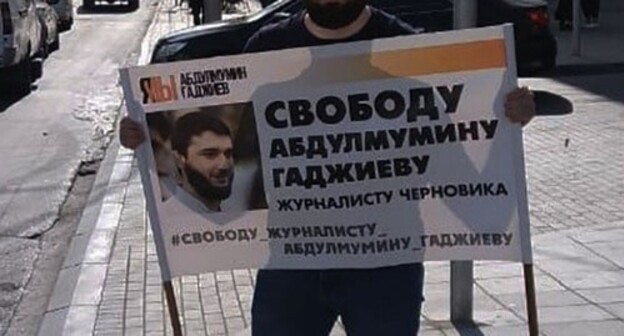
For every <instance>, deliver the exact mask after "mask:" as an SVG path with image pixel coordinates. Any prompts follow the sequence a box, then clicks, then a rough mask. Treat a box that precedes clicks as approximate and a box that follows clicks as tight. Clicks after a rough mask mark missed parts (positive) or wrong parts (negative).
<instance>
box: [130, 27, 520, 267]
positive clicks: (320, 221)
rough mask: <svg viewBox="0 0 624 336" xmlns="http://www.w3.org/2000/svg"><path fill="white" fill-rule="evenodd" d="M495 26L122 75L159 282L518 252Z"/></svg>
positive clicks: (515, 131) (510, 60)
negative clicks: (143, 138)
mask: <svg viewBox="0 0 624 336" xmlns="http://www.w3.org/2000/svg"><path fill="white" fill-rule="evenodd" d="M511 34H512V28H511V26H509V25H505V26H498V27H488V28H479V29H471V30H463V31H453V32H444V33H436V34H422V35H415V36H403V37H396V38H388V39H379V40H374V41H364V42H353V43H347V44H340V45H329V46H322V47H313V48H299V49H289V50H282V51H273V52H265V53H257V54H247V55H238V56H227V57H216V58H211V59H206V60H197V61H185V62H176V63H170V64H155V65H149V66H143V67H134V68H129V69H124V70H122V73H121V75H122V84H123V86H124V92H125V98H126V105H127V108H128V111H129V114H130V116H131V117H132V118H134V119H136V120H139V121H140V122H141V123H142V125H143V126H144V130H145V132H146V133H147V134H150V140H151V141H149V143H148V144H146V145H145V146H142V148H140V150H139V160H140V166H141V168H142V177H143V182H144V183H143V184H144V189H145V193H146V199H147V204H148V211H149V214H150V219H151V225H152V229H153V232H154V240H155V242H156V245H157V248H158V250H159V261H160V263H161V268H162V266H163V265H165V266H166V269H167V270H168V271H167V274H166V275H164V279H169V278H171V277H177V276H181V275H186V274H198V273H204V272H208V271H215V270H224V269H236V268H249V267H254V268H255V267H262V268H281V269H288V268H291V269H293V268H297V269H329V268H372V267H381V266H390V265H397V264H402V263H409V262H419V261H425V260H475V259H493V260H509V261H522V262H530V261H531V258H532V256H531V249H530V235H529V222H528V209H527V200H526V185H525V174H524V161H523V160H524V159H523V152H522V131H521V129H520V127H519V126H517V125H513V124H511V123H509V122H508V121H507V119H506V118H505V117H504V109H503V102H504V97H505V95H506V93H507V92H509V91H510V90H512V89H513V88H515V87H516V76H515V70H514V69H515V59H514V48H513V42H512V40H513V37H512V35H511Z"/></svg>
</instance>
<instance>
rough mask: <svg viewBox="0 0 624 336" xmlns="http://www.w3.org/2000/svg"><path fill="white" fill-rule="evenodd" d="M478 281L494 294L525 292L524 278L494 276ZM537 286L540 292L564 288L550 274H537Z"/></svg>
mask: <svg viewBox="0 0 624 336" xmlns="http://www.w3.org/2000/svg"><path fill="white" fill-rule="evenodd" d="M476 282H477V283H478V284H479V285H480V286H481V287H482V288H483V290H485V291H486V292H488V293H490V294H492V295H501V294H513V293H524V278H521V277H516V278H494V279H486V280H476ZM535 288H536V290H537V291H538V292H542V291H556V290H564V289H565V288H564V287H562V286H561V285H560V284H559V283H557V282H556V281H555V280H553V279H552V278H550V277H548V276H535Z"/></svg>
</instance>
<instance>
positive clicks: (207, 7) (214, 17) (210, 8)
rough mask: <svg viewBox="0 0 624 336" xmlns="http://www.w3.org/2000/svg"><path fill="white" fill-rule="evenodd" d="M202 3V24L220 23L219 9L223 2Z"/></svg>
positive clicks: (206, 0) (214, 0)
mask: <svg viewBox="0 0 624 336" xmlns="http://www.w3.org/2000/svg"><path fill="white" fill-rule="evenodd" d="M202 1H204V19H203V23H210V22H215V21H221V8H222V1H223V0H202Z"/></svg>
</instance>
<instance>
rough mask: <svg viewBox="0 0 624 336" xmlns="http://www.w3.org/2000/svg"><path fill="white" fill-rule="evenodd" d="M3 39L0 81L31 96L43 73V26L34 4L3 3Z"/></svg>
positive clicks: (11, 0) (4, 0) (10, 0)
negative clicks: (33, 84)
mask: <svg viewBox="0 0 624 336" xmlns="http://www.w3.org/2000/svg"><path fill="white" fill-rule="evenodd" d="M0 36H1V37H2V38H0V81H1V82H2V84H4V85H6V86H7V88H9V89H11V90H14V91H17V92H18V93H20V94H27V93H29V92H30V90H31V84H32V82H33V81H34V80H35V79H37V78H39V77H40V76H41V73H42V71H43V68H42V64H41V63H42V61H43V58H42V57H41V56H42V53H43V45H42V41H41V23H40V22H39V18H38V17H37V9H36V7H35V2H34V0H0ZM4 91H5V90H3V92H4Z"/></svg>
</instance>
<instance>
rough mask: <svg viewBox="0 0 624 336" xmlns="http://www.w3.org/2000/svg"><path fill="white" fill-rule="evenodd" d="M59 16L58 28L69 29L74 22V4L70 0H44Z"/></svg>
mask: <svg viewBox="0 0 624 336" xmlns="http://www.w3.org/2000/svg"><path fill="white" fill-rule="evenodd" d="M46 2H47V3H48V5H50V6H52V8H54V10H55V11H56V14H58V16H59V25H58V26H59V29H60V30H62V31H65V30H69V29H71V27H72V25H73V24H74V4H73V2H72V0H46Z"/></svg>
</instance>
